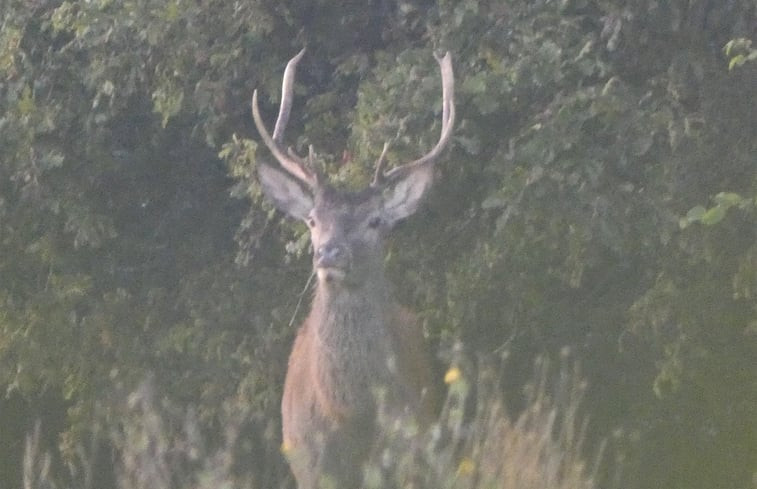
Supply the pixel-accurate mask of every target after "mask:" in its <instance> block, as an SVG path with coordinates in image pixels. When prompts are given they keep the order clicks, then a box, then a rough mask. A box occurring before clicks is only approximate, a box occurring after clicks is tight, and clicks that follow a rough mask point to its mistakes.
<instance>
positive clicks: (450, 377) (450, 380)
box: [444, 367, 463, 384]
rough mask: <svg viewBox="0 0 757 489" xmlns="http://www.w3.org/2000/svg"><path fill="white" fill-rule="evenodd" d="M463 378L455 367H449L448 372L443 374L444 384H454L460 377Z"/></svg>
mask: <svg viewBox="0 0 757 489" xmlns="http://www.w3.org/2000/svg"><path fill="white" fill-rule="evenodd" d="M462 376H463V373H462V372H460V369H459V368H457V367H450V369H449V370H447V373H446V374H444V383H445V384H454V383H455V382H457V381H458V380H460V377H462Z"/></svg>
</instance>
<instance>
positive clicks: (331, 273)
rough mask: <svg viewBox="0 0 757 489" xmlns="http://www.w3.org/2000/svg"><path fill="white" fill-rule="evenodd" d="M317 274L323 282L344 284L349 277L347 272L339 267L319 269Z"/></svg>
mask: <svg viewBox="0 0 757 489" xmlns="http://www.w3.org/2000/svg"><path fill="white" fill-rule="evenodd" d="M317 273H318V280H320V281H322V282H343V281H344V279H345V277H347V270H346V269H344V268H338V267H318V269H317Z"/></svg>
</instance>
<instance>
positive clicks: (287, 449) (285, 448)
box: [281, 440, 292, 455]
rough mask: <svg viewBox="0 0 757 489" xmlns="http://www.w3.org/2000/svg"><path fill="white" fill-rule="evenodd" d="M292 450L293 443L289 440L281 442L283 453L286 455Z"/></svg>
mask: <svg viewBox="0 0 757 489" xmlns="http://www.w3.org/2000/svg"><path fill="white" fill-rule="evenodd" d="M291 451H292V444H291V443H289V442H288V441H287V440H284V441H282V442H281V453H283V454H284V455H287V454H288V453H289V452H291Z"/></svg>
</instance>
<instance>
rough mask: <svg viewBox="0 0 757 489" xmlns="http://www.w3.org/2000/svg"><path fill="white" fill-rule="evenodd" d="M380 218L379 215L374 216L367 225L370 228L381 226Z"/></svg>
mask: <svg viewBox="0 0 757 489" xmlns="http://www.w3.org/2000/svg"><path fill="white" fill-rule="evenodd" d="M381 222H382V221H381V218H380V217H379V216H374V217H372V218H371V219H370V220H369V221H368V227H369V228H371V229H376V228H378V227H379V226H381Z"/></svg>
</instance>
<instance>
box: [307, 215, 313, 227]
mask: <svg viewBox="0 0 757 489" xmlns="http://www.w3.org/2000/svg"><path fill="white" fill-rule="evenodd" d="M305 222H306V223H307V225H308V227H311V228H314V227H315V219H313V217H312V216H308V217H307V219H305Z"/></svg>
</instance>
